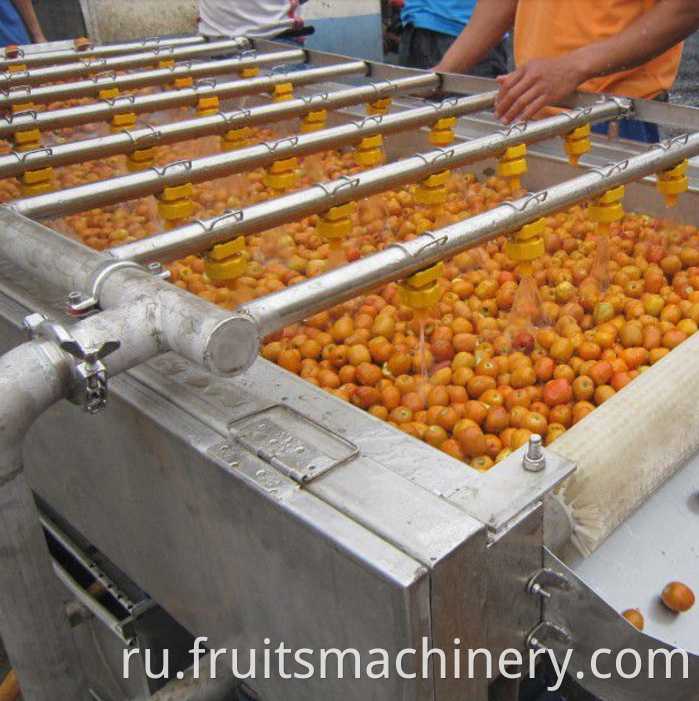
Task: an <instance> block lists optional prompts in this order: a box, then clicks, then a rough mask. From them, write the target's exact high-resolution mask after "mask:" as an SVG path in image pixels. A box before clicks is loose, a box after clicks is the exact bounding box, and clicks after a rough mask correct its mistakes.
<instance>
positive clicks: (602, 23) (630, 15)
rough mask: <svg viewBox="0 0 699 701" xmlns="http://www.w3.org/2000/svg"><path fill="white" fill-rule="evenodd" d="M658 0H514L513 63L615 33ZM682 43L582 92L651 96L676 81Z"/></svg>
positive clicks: (556, 53)
mask: <svg viewBox="0 0 699 701" xmlns="http://www.w3.org/2000/svg"><path fill="white" fill-rule="evenodd" d="M658 2H660V0H555V1H553V0H552V1H550V2H549V1H548V0H519V3H518V6H517V19H516V23H515V59H516V62H517V65H518V66H521V65H523V64H525V63H526V62H527V61H528V60H530V59H532V58H552V57H556V56H562V55H565V54H567V53H570V52H571V51H575V50H576V49H579V48H581V47H583V46H586V45H587V44H591V43H593V42H595V41H599V40H601V39H607V38H609V37H613V36H616V35H617V34H619V33H620V32H622V31H623V30H624V29H626V28H627V27H629V26H630V25H631V24H632V23H633V22H635V21H636V20H637V19H638V18H639V17H641V16H642V15H643V14H645V13H646V12H648V11H649V10H650V9H652V8H653V7H654V6H655V5H657V4H658ZM681 55H682V45H678V46H676V47H674V48H672V49H670V50H669V51H666V52H665V53H664V54H662V55H660V56H658V57H656V58H654V59H652V60H651V61H649V62H648V63H645V64H644V65H642V66H638V67H637V68H632V69H630V70H627V71H622V72H620V73H613V74H611V75H607V76H602V77H599V78H594V79H592V80H590V81H588V82H587V83H584V84H583V85H582V86H581V88H580V89H581V90H588V91H592V92H608V93H615V94H618V95H625V96H627V97H645V98H652V97H655V96H656V95H657V94H658V93H659V92H661V91H663V90H669V89H670V87H671V86H672V84H673V83H674V81H675V78H676V76H677V71H678V69H679V64H680V58H681Z"/></svg>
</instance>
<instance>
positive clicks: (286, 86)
mask: <svg viewBox="0 0 699 701" xmlns="http://www.w3.org/2000/svg"><path fill="white" fill-rule="evenodd" d="M293 99H294V84H293V83H277V85H275V86H274V88H273V90H272V100H273V101H274V102H286V101H287V100H293Z"/></svg>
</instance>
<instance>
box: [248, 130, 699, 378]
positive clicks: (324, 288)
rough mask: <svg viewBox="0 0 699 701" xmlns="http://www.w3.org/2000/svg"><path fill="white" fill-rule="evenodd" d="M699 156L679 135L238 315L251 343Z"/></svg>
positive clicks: (694, 139)
mask: <svg viewBox="0 0 699 701" xmlns="http://www.w3.org/2000/svg"><path fill="white" fill-rule="evenodd" d="M697 155H699V134H694V135H691V136H688V135H684V136H680V137H676V138H675V139H673V140H671V141H668V142H665V143H663V144H661V145H659V146H657V147H655V148H652V149H650V150H649V151H647V152H646V153H643V154H641V155H638V156H634V157H632V158H629V159H628V160H625V161H621V162H619V163H614V164H612V165H609V166H607V167H605V168H593V169H591V170H589V171H588V172H587V173H585V174H584V175H581V176H580V177H577V178H573V179H572V180H567V181H565V182H563V183H561V184H559V185H554V186H553V187H550V188H548V189H547V190H543V191H541V192H538V193H536V194H531V195H527V196H526V197H522V198H520V199H518V200H515V201H513V202H504V203H503V204H501V205H499V206H498V207H495V208H494V209H492V210H490V211H487V212H484V213H482V214H479V215H476V216H474V217H471V218H470V219H467V220H465V221H463V222H460V223H458V224H454V225H452V226H447V227H445V228H443V229H440V230H438V231H435V232H426V233H425V234H422V235H420V236H418V237H416V238H414V239H412V240H410V241H406V242H401V243H394V244H392V245H390V246H388V247H387V248H385V249H384V250H383V251H380V252H378V253H375V254H373V255H371V256H367V257H366V258H363V259H360V260H358V261H356V262H354V263H348V264H347V265H344V266H341V267H339V268H336V269H334V270H332V271H330V272H327V273H324V274H323V275H319V276H318V277H315V278H313V279H312V280H307V281H304V282H301V283H299V284H297V285H293V286H292V287H288V288H286V289H284V290H280V291H279V292H274V293H272V294H270V295H267V296H265V297H261V298H260V299H257V300H254V301H252V302H249V303H247V304H245V305H242V306H241V307H239V308H238V309H237V310H236V314H237V315H238V316H239V317H240V319H241V320H244V321H245V322H247V323H248V324H249V328H248V329H247V331H246V337H245V339H246V342H248V341H249V337H250V336H256V337H257V338H258V339H262V338H264V336H266V335H267V334H269V333H272V332H273V331H277V330H279V329H283V328H285V327H286V326H288V325H289V324H293V323H296V322H299V321H302V320H304V319H307V318H308V317H310V316H312V315H314V314H317V313H318V312H321V311H323V310H326V309H330V308H332V307H333V306H335V305H337V304H341V303H342V302H344V301H346V300H348V299H352V298H354V297H356V296H357V295H361V294H364V293H367V292H370V291H372V290H376V289H377V288H379V287H381V286H382V285H386V284H388V283H390V282H392V281H394V280H397V279H402V278H405V277H407V276H409V275H411V274H413V273H415V272H417V271H419V270H422V269H424V268H426V267H429V266H430V265H434V264H435V263H437V262H439V261H441V260H444V259H446V258H451V257H453V256H455V255H456V254H458V253H460V252H462V251H464V250H466V249H467V248H471V247H473V246H477V245H479V244H481V243H484V242H486V241H489V240H492V239H494V238H496V237H498V236H504V235H507V234H510V233H512V232H514V231H517V230H518V229H520V228H521V227H523V226H525V225H526V224H531V223H532V222H535V221H537V220H538V219H541V218H542V217H547V216H551V215H553V214H556V213H557V212H560V211H561V210H563V209H565V208H567V207H571V206H573V205H575V204H580V203H581V202H584V201H586V200H588V199H590V198H593V197H599V196H600V195H602V194H604V193H605V192H607V191H608V190H610V189H613V188H615V187H618V186H620V185H626V184H628V183H630V182H632V181H634V180H639V179H641V178H645V177H648V176H650V175H654V174H655V173H658V172H661V171H663V170H666V169H667V168H671V167H673V166H675V165H677V163H679V162H681V161H683V160H684V159H686V158H693V157H695V156H697ZM246 367H247V366H246Z"/></svg>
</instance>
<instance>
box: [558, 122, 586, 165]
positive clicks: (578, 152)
mask: <svg viewBox="0 0 699 701" xmlns="http://www.w3.org/2000/svg"><path fill="white" fill-rule="evenodd" d="M590 133H591V129H590V125H589V124H584V125H583V126H581V127H578V128H577V129H574V130H573V131H571V132H570V134H566V136H565V137H564V148H565V152H566V153H567V154H568V161H569V163H570V164H571V165H574V166H576V165H578V163H579V162H580V156H582V155H583V154H585V153H588V151H590V150H591V149H592V143H591V142H590Z"/></svg>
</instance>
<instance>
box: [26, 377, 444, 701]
mask: <svg viewBox="0 0 699 701" xmlns="http://www.w3.org/2000/svg"><path fill="white" fill-rule="evenodd" d="M113 390H114V391H113V392H112V398H111V406H110V407H109V409H108V410H107V411H105V412H103V413H102V414H100V415H98V416H96V417H88V416H86V415H84V414H81V413H80V412H79V411H78V410H77V409H76V408H75V407H73V406H71V405H68V404H67V403H62V404H60V405H58V406H56V407H54V408H53V409H52V410H51V411H49V412H48V413H47V414H46V415H45V416H44V417H43V418H42V419H41V420H40V421H39V422H38V423H37V425H36V426H35V427H34V429H33V430H32V431H31V433H30V436H29V439H28V442H27V464H28V468H29V471H30V476H31V478H32V482H33V485H34V487H35V489H36V490H37V492H38V493H39V494H40V495H41V496H42V498H44V499H46V500H47V502H49V503H50V505H51V506H52V507H53V508H54V509H56V510H57V511H58V512H59V513H60V514H61V516H62V517H64V518H65V519H67V520H68V521H69V522H70V523H71V525H72V526H74V527H75V528H76V529H77V530H78V531H80V532H81V533H82V534H83V535H84V536H85V537H87V538H88V539H90V540H91V541H92V542H93V543H94V544H95V545H96V546H97V547H99V548H100V549H101V550H102V551H103V552H104V553H105V554H106V555H107V556H108V557H110V558H111V559H112V560H113V561H114V562H115V564H116V565H117V566H119V567H120V568H121V569H122V570H123V571H124V572H125V573H126V574H127V575H128V576H130V577H131V578H133V580H134V581H135V582H137V583H138V584H139V585H140V586H141V587H143V588H144V589H145V590H147V591H148V593H149V594H150V595H151V596H152V597H153V598H155V599H156V600H157V601H158V602H159V603H160V604H161V605H162V606H163V607H164V608H165V609H166V610H168V611H169V612H170V613H171V614H172V615H173V616H174V617H175V618H176V619H177V620H178V621H179V622H180V623H181V624H182V625H184V626H185V627H186V628H188V629H189V630H190V631H192V632H193V633H194V634H197V635H203V636H207V637H208V638H209V644H211V645H214V646H216V647H227V648H237V649H239V650H240V651H241V670H242V671H245V670H246V669H247V661H246V659H245V658H246V654H245V652H243V651H249V650H256V651H257V655H256V656H257V664H258V670H259V671H258V677H259V676H260V675H261V673H262V669H261V667H260V666H261V664H262V650H263V648H264V647H265V646H264V644H263V641H264V639H265V638H270V639H271V644H270V645H269V647H271V648H272V649H274V648H276V647H277V646H278V645H279V644H280V643H281V642H283V643H285V644H286V645H287V646H288V647H291V648H293V649H298V648H302V647H308V648H311V649H313V650H320V649H323V648H340V649H344V648H348V647H352V648H356V649H358V650H359V652H360V653H362V655H363V661H364V663H365V662H366V659H367V657H368V651H369V650H370V649H372V648H375V647H380V648H384V649H386V650H387V652H388V653H389V655H392V656H393V655H395V654H396V653H397V652H398V651H399V650H401V649H402V648H405V647H412V646H413V645H414V643H415V641H416V640H420V639H421V638H422V637H423V636H429V630H430V620H429V618H430V613H429V575H428V571H427V570H426V568H424V567H422V566H421V565H420V564H419V563H418V562H416V561H415V560H413V559H412V558H410V557H408V556H407V555H405V554H404V553H402V552H400V551H399V550H397V549H396V548H394V547H392V546H390V545H389V544H387V543H385V542H384V541H383V540H382V539H380V538H378V537H376V536H375V535H373V534H371V533H370V532H369V531H367V530H365V529H364V528H362V527H361V526H359V525H358V524H356V523H355V522H353V521H351V520H350V519H348V518H347V517H345V516H343V515H342V514H340V513H338V512H337V511H335V510H334V509H332V508H331V507H329V506H327V505H326V504H324V503H323V502H321V501H320V500H319V499H317V498H315V497H313V496H312V495H310V494H309V493H308V492H307V491H305V490H302V489H300V488H299V487H298V485H296V484H295V483H293V482H291V480H288V479H287V478H284V477H281V476H280V475H278V474H277V475H276V477H275V480H274V481H268V480H265V479H264V477H263V478H259V482H257V481H255V480H256V478H257V476H258V473H262V474H263V475H264V474H265V468H266V467H268V466H267V465H266V464H265V463H264V462H262V461H261V460H259V459H258V458H255V457H254V456H252V455H251V454H249V453H247V452H246V451H244V450H240V449H239V450H238V451H237V452H236V453H234V456H235V459H234V460H229V461H228V464H226V461H224V460H223V459H222V458H221V456H222V455H226V453H225V451H223V452H222V450H221V448H222V441H221V438H222V437H221V436H220V435H217V434H215V433H214V432H213V431H211V430H210V429H207V428H205V427H203V426H202V425H201V424H199V423H198V422H196V420H194V419H192V418H191V417H189V416H187V415H186V414H184V413H183V412H181V411H179V410H177V409H175V408H173V407H172V406H171V405H167V403H165V402H164V401H163V400H162V399H161V398H159V397H157V396H155V395H153V394H152V393H151V392H149V391H147V390H144V389H143V388H141V387H139V386H138V384H137V383H136V382H135V381H134V380H132V379H128V378H120V379H119V380H117V381H114V382H113ZM76 436H79V437H80V438H79V440H76V438H75V437H76ZM210 449H211V452H208V451H209V450H210ZM228 455H229V456H230V455H231V453H230V451H229V453H228ZM273 659H274V658H273ZM314 659H315V662H316V669H317V664H318V657H315V658H314ZM347 664H348V663H347V662H346V665H347ZM350 669H351V667H350ZM328 670H329V671H328V676H329V677H330V679H327V680H325V681H322V680H320V679H318V676H317V675H316V676H314V677H313V678H312V679H309V680H305V681H298V680H292V681H284V680H282V679H281V678H280V677H279V674H278V672H277V670H276V669H275V670H273V672H274V673H273V674H272V675H271V678H270V679H260V678H258V679H257V680H255V681H254V682H252V683H251V686H252V687H253V688H255V689H256V690H258V691H260V692H261V693H262V695H263V697H265V698H273V699H276V698H283V699H288V700H290V701H295V700H298V701H305V700H306V699H308V698H314V697H317V698H333V699H338V700H342V701H345V700H347V701H353V700H354V699H357V701H359V700H360V699H362V700H363V699H366V698H369V697H371V698H373V699H377V700H378V699H381V700H383V699H385V700H386V701H395V700H396V699H404V700H405V701H413V700H415V701H417V699H418V698H420V699H421V700H422V699H423V698H430V697H431V694H430V695H428V696H427V697H425V696H424V695H420V696H418V691H417V689H416V686H415V685H416V682H413V681H407V680H402V679H400V678H396V676H395V675H392V676H391V678H390V679H388V680H380V681H374V680H368V679H366V676H365V675H364V678H363V679H358V680H352V683H347V681H346V680H345V681H342V680H339V681H338V680H335V681H332V680H331V679H332V677H333V676H335V675H334V674H333V666H332V661H331V663H330V665H329V667H328ZM300 671H304V670H300ZM352 671H353V670H352ZM345 674H346V675H347V674H348V672H347V671H346V672H345Z"/></svg>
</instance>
